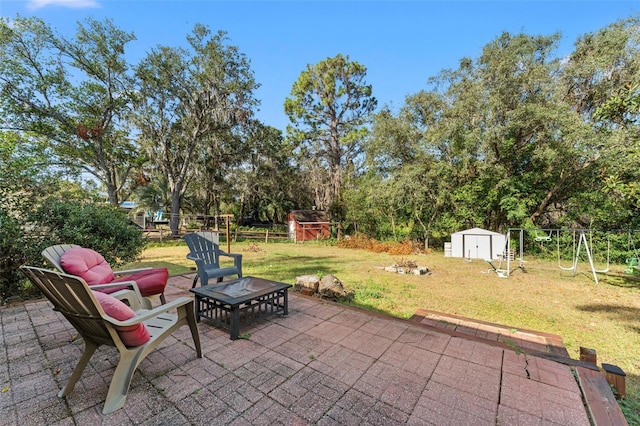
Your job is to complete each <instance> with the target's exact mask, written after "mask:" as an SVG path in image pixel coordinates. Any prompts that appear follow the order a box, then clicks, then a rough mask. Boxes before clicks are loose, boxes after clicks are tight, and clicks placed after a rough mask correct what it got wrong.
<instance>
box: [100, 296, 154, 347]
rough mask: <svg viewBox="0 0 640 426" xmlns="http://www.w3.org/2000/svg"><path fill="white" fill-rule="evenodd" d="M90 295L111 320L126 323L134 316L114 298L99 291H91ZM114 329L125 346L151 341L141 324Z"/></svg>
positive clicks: (139, 344) (134, 314) (147, 331)
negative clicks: (91, 294)
mask: <svg viewBox="0 0 640 426" xmlns="http://www.w3.org/2000/svg"><path fill="white" fill-rule="evenodd" d="M92 293H93V296H94V297H95V298H96V300H97V301H98V303H100V306H101V307H102V310H103V311H104V313H105V314H107V315H108V316H110V317H111V318H114V319H117V320H118V321H126V320H128V319H131V318H134V317H135V316H136V313H135V312H134V311H133V310H132V309H131V308H130V307H128V306H127V305H125V304H124V303H122V302H121V301H120V300H118V299H116V298H115V297H113V296H110V295H108V294H105V293H102V292H100V291H92ZM114 328H115V329H116V330H117V331H118V335H119V336H120V339H121V340H122V343H124V344H125V345H127V346H141V345H144V344H145V343H147V342H148V341H149V339H151V335H150V334H149V330H147V327H146V326H145V325H144V324H142V323H140V324H136V325H130V326H124V327H121V326H114Z"/></svg>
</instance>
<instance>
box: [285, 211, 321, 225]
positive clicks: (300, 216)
mask: <svg viewBox="0 0 640 426" xmlns="http://www.w3.org/2000/svg"><path fill="white" fill-rule="evenodd" d="M291 215H292V217H293V220H295V221H296V222H326V223H329V222H330V220H329V214H328V213H327V212H325V211H323V210H292V211H291Z"/></svg>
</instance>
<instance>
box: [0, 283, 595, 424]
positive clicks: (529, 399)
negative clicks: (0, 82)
mask: <svg viewBox="0 0 640 426" xmlns="http://www.w3.org/2000/svg"><path fill="white" fill-rule="evenodd" d="M190 284H191V276H183V277H172V278H171V280H170V290H169V291H167V294H168V295H170V298H173V297H179V296H183V295H185V294H187V295H188V288H189V287H190ZM289 300H290V302H289V303H290V307H289V316H288V317H286V318H283V317H271V318H267V319H265V320H263V321H261V322H259V323H258V324H255V325H253V326H251V327H249V328H247V329H243V330H241V332H242V333H244V332H247V333H250V334H251V337H250V338H249V339H239V340H236V341H231V340H230V339H229V335H228V332H226V331H224V330H219V329H216V328H215V327H213V326H212V325H211V324H208V323H207V322H206V321H202V322H200V323H199V324H198V328H199V330H200V338H201V341H202V346H203V355H204V357H203V358H202V359H198V358H196V356H195V351H194V350H193V343H192V341H191V340H190V339H191V338H190V334H189V332H188V329H187V328H186V327H185V328H183V329H181V330H178V331H177V332H176V333H174V335H172V337H171V338H169V339H167V340H166V341H165V342H164V344H163V345H162V346H161V347H160V348H159V349H158V350H156V351H155V352H153V353H152V354H150V355H149V356H148V357H147V358H146V359H145V360H144V361H143V362H142V363H141V365H140V367H139V368H138V370H137V371H136V373H135V375H134V378H133V381H132V385H131V388H130V391H129V395H128V399H127V403H126V404H125V407H124V408H123V409H121V410H118V411H116V412H114V413H112V414H110V415H107V416H104V415H102V413H101V411H102V405H103V403H104V397H105V395H106V392H107V388H108V385H109V382H110V379H111V376H112V374H113V370H114V368H115V365H116V364H117V357H118V354H117V351H115V350H114V349H113V348H105V347H101V348H100V349H99V350H98V351H97V353H96V354H95V355H94V357H93V359H92V360H91V362H90V364H89V366H88V367H87V369H86V371H85V373H84V375H83V377H82V378H81V380H80V381H79V383H78V384H77V386H76V389H75V390H74V391H73V392H72V393H71V394H70V395H69V396H68V397H66V398H64V399H60V398H58V397H57V392H58V391H59V389H60V388H61V387H62V386H64V384H65V383H66V381H67V379H68V377H69V375H70V374H71V371H72V369H73V367H74V366H75V363H76V361H77V359H78V357H79V355H80V353H81V351H82V348H83V343H82V341H78V340H75V337H76V333H75V332H74V330H73V328H72V327H71V326H70V325H69V324H68V323H67V322H66V320H65V319H64V318H63V317H62V316H61V315H60V314H59V313H57V312H54V311H53V310H52V309H51V305H50V304H49V303H48V302H47V301H44V300H42V301H35V302H28V303H25V304H19V305H13V306H7V307H3V308H0V331H2V336H1V338H0V344H1V346H0V361H2V362H1V364H2V367H1V368H0V389H3V392H2V393H0V410H1V411H0V424H7V425H13V424H29V425H44V424H58V425H66V424H69V425H71V424H105V425H109V424H114V425H115V424H149V425H151V424H153V425H158V424H171V425H182V424H184V425H200V424H230V425H262V424H264V425H274V424H276V425H277V424H282V425H284V424H286V425H305V424H318V425H335V424H369V425H376V424H380V425H383V424H384V425H393V424H415V425H425V424H460V425H462V424H473V425H479V424H491V425H495V424H522V425H529V424H531V425H542V424H572V425H581V424H584V425H588V424H589V418H588V415H587V413H586V411H585V409H584V407H583V405H582V397H581V392H580V388H579V386H578V385H577V384H576V381H575V379H574V377H573V374H572V371H571V369H570V367H568V366H565V365H562V364H558V363H555V362H552V361H549V360H544V359H539V358H535V357H532V356H529V357H525V355H523V354H516V353H515V352H513V351H511V350H508V349H504V348H497V347H495V346H491V345H489V344H486V343H483V342H481V341H477V340H475V341H474V340H467V339H465V338H461V337H459V336H452V335H451V334H450V333H448V332H446V331H438V330H436V329H433V328H427V327H425V326H424V325H421V324H417V323H413V322H411V321H402V320H397V319H393V318H388V317H384V316H381V315H379V314H372V313H368V312H365V311H360V310H355V309H353V308H350V307H345V306H341V305H337V304H333V303H327V302H325V301H322V300H319V299H314V298H307V297H302V296H299V295H297V294H296V293H290V298H289Z"/></svg>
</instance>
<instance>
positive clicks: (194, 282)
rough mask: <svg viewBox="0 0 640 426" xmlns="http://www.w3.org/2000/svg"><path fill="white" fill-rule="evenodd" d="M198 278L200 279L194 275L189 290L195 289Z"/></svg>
mask: <svg viewBox="0 0 640 426" xmlns="http://www.w3.org/2000/svg"><path fill="white" fill-rule="evenodd" d="M198 278H200V276H199V275H198V274H196V277H195V278H194V279H193V284H191V288H196V284H197V283H198Z"/></svg>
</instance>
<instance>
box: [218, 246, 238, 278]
mask: <svg viewBox="0 0 640 426" xmlns="http://www.w3.org/2000/svg"><path fill="white" fill-rule="evenodd" d="M219 254H220V256H226V257H231V258H233V264H234V265H235V266H236V267H237V268H238V271H239V272H240V275H242V254H240V253H227V252H226V251H222V250H220V252H219Z"/></svg>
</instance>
